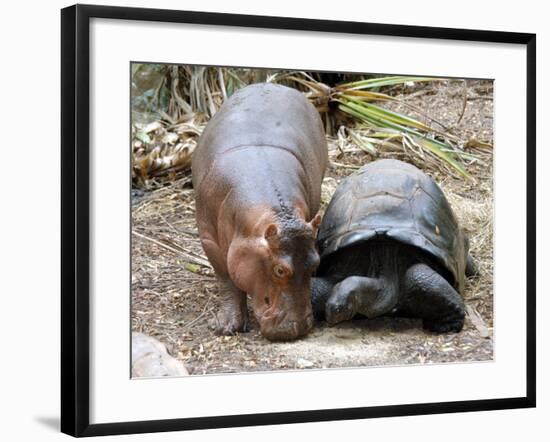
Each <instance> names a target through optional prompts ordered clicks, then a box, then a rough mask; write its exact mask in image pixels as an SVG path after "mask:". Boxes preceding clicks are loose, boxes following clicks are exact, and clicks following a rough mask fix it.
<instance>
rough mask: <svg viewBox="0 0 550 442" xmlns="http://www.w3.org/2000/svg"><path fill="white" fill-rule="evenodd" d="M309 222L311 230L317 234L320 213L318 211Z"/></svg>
mask: <svg viewBox="0 0 550 442" xmlns="http://www.w3.org/2000/svg"><path fill="white" fill-rule="evenodd" d="M309 224H311V227H312V228H313V231H314V232H315V234H317V230H319V226H320V225H321V215H320V214H319V213H318V214H317V215H315V216H314V217H313V219H312V220H311V221H310V223H309Z"/></svg>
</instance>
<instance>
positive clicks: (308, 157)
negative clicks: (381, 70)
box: [193, 83, 328, 189]
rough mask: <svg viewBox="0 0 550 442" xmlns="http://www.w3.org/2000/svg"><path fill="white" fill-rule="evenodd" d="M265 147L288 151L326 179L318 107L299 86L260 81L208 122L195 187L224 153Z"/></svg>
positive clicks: (235, 96)
mask: <svg viewBox="0 0 550 442" xmlns="http://www.w3.org/2000/svg"><path fill="white" fill-rule="evenodd" d="M262 146H266V147H268V148H269V149H273V148H280V149H283V150H285V151H287V152H288V153H289V154H290V155H293V156H294V157H295V158H296V159H297V160H298V162H299V163H301V165H302V168H303V169H304V170H305V171H307V173H308V174H311V175H312V176H318V177H320V179H322V176H323V173H324V170H325V167H326V163H327V160H328V159H327V144H326V139H325V135H324V130H323V125H322V122H321V118H320V117H319V114H318V112H317V110H316V109H315V108H314V107H313V105H312V104H311V103H310V102H309V101H308V99H307V98H306V97H305V96H304V95H303V94H302V93H300V92H298V91H296V90H294V89H291V88H288V87H285V86H281V85H277V84H269V83H259V84H253V85H250V86H247V87H245V88H243V89H240V90H239V91H237V92H236V93H235V94H233V95H232V96H231V97H230V98H229V99H228V100H227V101H226V102H225V103H224V104H223V106H222V107H221V108H220V109H219V111H218V112H217V113H216V114H215V115H214V117H213V118H212V119H211V120H210V122H209V123H208V125H207V127H206V128H205V130H204V132H203V133H202V135H201V137H200V140H199V143H198V145H197V148H196V149H195V152H194V154H193V186H194V187H195V189H198V188H199V186H200V184H201V182H202V180H203V179H204V177H205V176H206V175H207V174H208V172H209V171H210V170H211V168H212V167H213V164H214V162H215V160H216V159H217V158H218V156H219V155H222V154H226V153H228V152H230V151H237V150H239V149H246V148H248V147H256V148H261V147H262ZM254 167H262V165H261V164H254ZM219 172H220V171H216V173H219ZM222 172H223V171H222ZM319 185H320V183H319Z"/></svg>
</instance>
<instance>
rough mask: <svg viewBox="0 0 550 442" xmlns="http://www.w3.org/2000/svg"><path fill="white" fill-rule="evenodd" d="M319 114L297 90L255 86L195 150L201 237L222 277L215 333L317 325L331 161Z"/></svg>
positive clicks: (278, 332) (278, 335)
mask: <svg viewBox="0 0 550 442" xmlns="http://www.w3.org/2000/svg"><path fill="white" fill-rule="evenodd" d="M327 160H328V158H327V143H326V139H325V134H324V130H323V126H322V123H321V119H320V117H319V114H318V112H317V111H316V110H315V108H314V107H313V105H311V104H310V103H309V101H308V100H307V99H306V98H305V97H304V95H303V94H301V93H300V92H298V91H296V90H294V89H290V88H287V87H284V86H280V85H274V84H255V85H251V86H248V87H245V88H244V89H241V90H239V91H238V92H236V93H235V94H234V95H233V96H232V97H231V98H230V99H229V100H227V101H226V102H225V103H224V104H223V106H222V107H221V108H220V110H219V111H218V112H217V113H216V115H215V116H214V117H213V118H212V120H211V121H210V122H209V123H208V125H207V127H206V129H205V130H204V132H203V134H202V135H201V137H200V140H199V143H198V145H197V148H196V150H195V152H194V154H193V163H192V168H193V187H194V189H195V195H196V210H197V212H196V216H197V225H198V230H199V236H200V240H201V243H202V246H203V249H204V251H205V253H206V256H207V257H208V259H209V261H210V263H211V264H212V266H213V267H214V270H215V272H216V275H217V277H218V279H219V281H220V283H221V290H220V294H221V297H222V305H221V311H220V312H219V313H218V314H217V319H218V325H217V333H218V334H222V335H230V334H234V333H235V332H242V331H246V329H247V324H248V309H247V298H248V299H249V301H250V303H251V307H252V311H253V312H254V316H255V317H256V319H257V321H258V323H259V324H260V329H261V333H262V335H263V336H265V337H266V338H267V339H269V340H291V339H296V338H298V337H300V336H303V335H305V334H307V333H308V331H309V330H310V329H311V327H312V325H313V315H312V307H311V299H310V298H311V295H310V294H311V275H312V274H313V272H314V271H315V270H316V268H317V266H318V264H319V255H318V253H317V250H316V245H315V238H316V235H317V229H318V227H319V224H320V220H321V218H320V215H319V214H318V213H317V211H318V210H319V204H320V195H321V182H322V180H323V175H324V172H325V168H326V164H327Z"/></svg>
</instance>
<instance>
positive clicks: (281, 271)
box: [273, 264, 286, 278]
mask: <svg viewBox="0 0 550 442" xmlns="http://www.w3.org/2000/svg"><path fill="white" fill-rule="evenodd" d="M273 273H275V276H276V277H277V278H284V277H285V276H286V269H285V267H284V266H282V265H281V264H277V265H276V266H275V267H273Z"/></svg>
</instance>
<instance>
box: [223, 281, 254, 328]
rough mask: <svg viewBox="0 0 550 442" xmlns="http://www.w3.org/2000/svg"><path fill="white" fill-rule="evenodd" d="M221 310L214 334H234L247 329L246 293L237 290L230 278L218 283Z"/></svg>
mask: <svg viewBox="0 0 550 442" xmlns="http://www.w3.org/2000/svg"><path fill="white" fill-rule="evenodd" d="M220 298H221V312H220V315H219V316H218V317H217V324H216V334H218V335H234V334H235V333H237V332H245V331H247V330H248V309H247V306H246V293H245V292H243V291H241V290H239V289H238V288H237V287H236V286H235V284H233V282H232V281H231V280H230V279H223V280H221V283H220Z"/></svg>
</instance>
